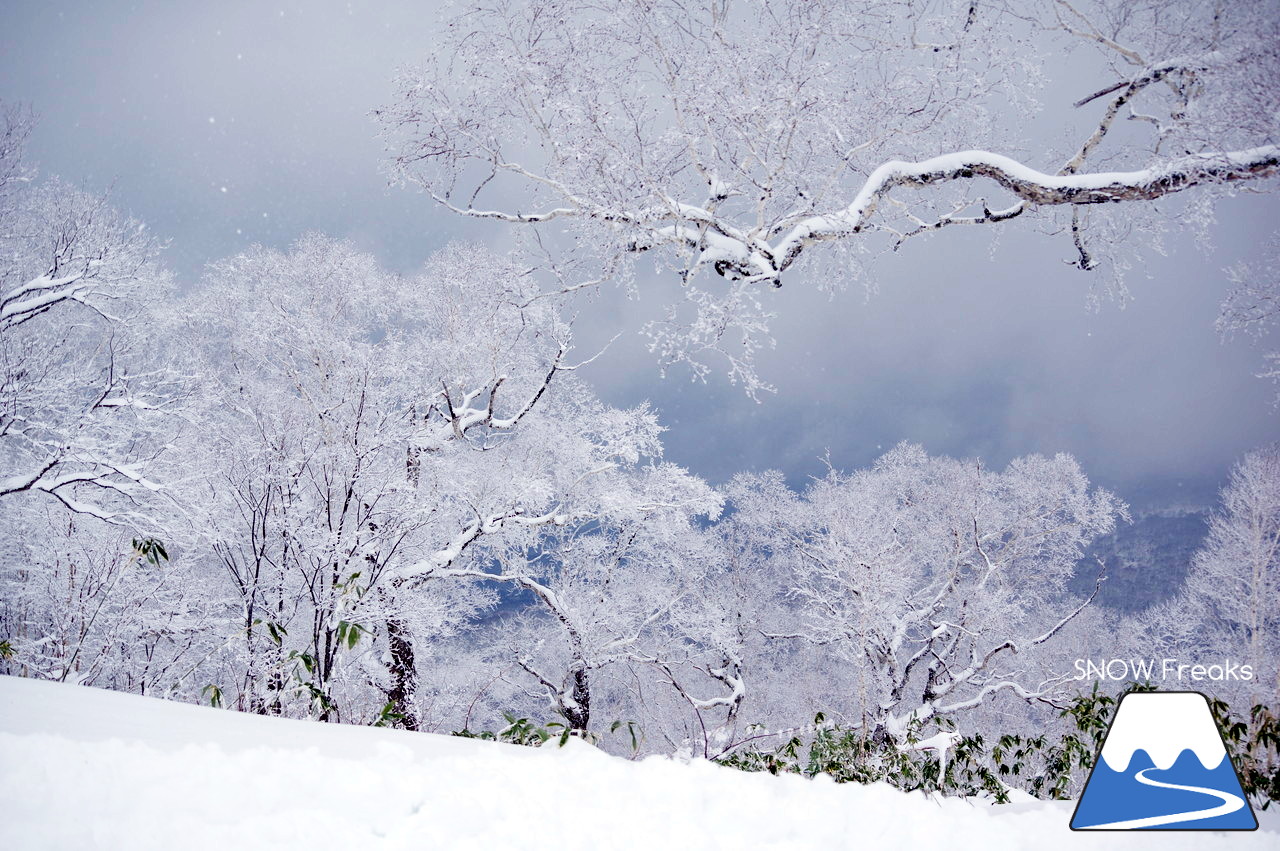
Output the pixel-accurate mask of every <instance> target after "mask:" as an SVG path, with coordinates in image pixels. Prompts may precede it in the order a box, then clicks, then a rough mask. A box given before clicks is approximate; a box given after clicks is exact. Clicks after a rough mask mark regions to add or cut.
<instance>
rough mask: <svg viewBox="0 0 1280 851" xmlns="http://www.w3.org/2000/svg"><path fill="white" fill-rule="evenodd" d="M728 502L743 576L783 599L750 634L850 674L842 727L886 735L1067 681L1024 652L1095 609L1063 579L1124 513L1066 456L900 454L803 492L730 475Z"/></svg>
mask: <svg viewBox="0 0 1280 851" xmlns="http://www.w3.org/2000/svg"><path fill="white" fill-rule="evenodd" d="M729 497H730V501H731V504H732V505H734V506H735V507H736V509H737V513H736V514H735V515H734V522H735V523H738V524H741V525H742V527H743V528H744V529H746V530H749V531H750V532H751V534H752V537H753V540H752V542H751V544H752V546H753V547H754V549H755V556H754V558H755V560H756V561H757V565H758V566H757V567H756V568H755V569H756V570H760V571H765V572H767V573H768V574H770V575H772V576H775V577H778V582H779V584H780V585H781V586H782V587H783V588H785V591H786V594H787V596H788V598H789V608H778V609H776V610H775V613H774V616H773V618H772V622H771V623H770V622H761V623H760V625H759V627H758V629H759V630H760V631H761V632H762V633H764V634H766V635H767V636H769V637H772V638H775V639H792V640H799V641H802V642H804V643H808V644H811V645H815V646H820V647H825V648H828V649H829V652H830V654H831V656H832V657H833V658H834V659H836V660H839V662H840V663H841V664H843V665H847V666H852V667H853V669H854V670H855V671H856V683H855V684H854V686H853V687H854V688H855V689H856V693H855V694H852V695H849V696H848V703H847V704H846V706H848V707H849V708H850V709H851V710H852V712H851V713H850V714H853V718H852V719H851V720H852V722H853V723H852V726H857V727H861V728H862V729H864V730H867V731H868V733H869V734H872V735H879V736H892V737H895V738H901V737H902V736H904V735H905V734H906V733H907V731H908V730H909V728H911V727H912V726H913V725H915V724H917V723H924V722H928V721H930V720H932V719H934V718H936V717H938V716H943V715H949V714H952V713H956V712H960V711H963V710H967V709H972V708H974V707H978V706H980V705H982V704H983V703H984V702H986V701H988V700H990V699H992V698H993V697H994V696H996V695H998V694H1001V693H1006V692H1007V693H1012V694H1015V695H1017V696H1019V697H1021V698H1024V699H1027V700H1036V699H1040V698H1050V697H1052V695H1053V689H1054V687H1055V686H1056V685H1058V684H1059V683H1060V682H1061V680H1062V677H1060V676H1057V677H1056V676H1054V674H1055V673H1056V674H1063V673H1065V671H1058V672H1046V671H1041V670H1029V669H1030V668H1036V667H1038V666H1032V665H1030V664H1028V660H1027V659H1026V658H1025V657H1024V655H1022V654H1023V652H1024V651H1027V650H1030V649H1031V648H1033V647H1036V646H1038V645H1041V644H1044V643H1046V642H1048V641H1050V640H1052V639H1053V638H1054V636H1055V635H1056V634H1058V632H1059V631H1060V630H1061V629H1062V628H1063V627H1064V625H1066V624H1067V623H1069V622H1070V621H1071V620H1072V619H1073V618H1074V617H1075V616H1076V615H1077V614H1078V613H1079V612H1080V611H1082V610H1083V609H1084V607H1085V606H1086V605H1087V604H1088V602H1089V600H1090V599H1092V597H1090V598H1087V599H1075V598H1072V597H1071V596H1070V594H1069V593H1068V592H1067V590H1066V583H1067V581H1068V580H1069V579H1070V577H1071V575H1072V574H1073V572H1074V568H1075V565H1076V563H1077V561H1078V560H1079V559H1080V558H1081V556H1082V554H1083V550H1084V547H1085V546H1086V545H1087V544H1088V543H1089V542H1090V541H1091V540H1092V539H1093V538H1094V537H1096V536H1097V535H1099V534H1104V533H1106V532H1108V531H1110V530H1111V529H1112V528H1113V526H1114V524H1115V522H1116V519H1117V518H1118V517H1122V516H1124V511H1125V509H1124V506H1123V505H1122V504H1121V503H1120V502H1119V501H1118V500H1117V499H1116V498H1115V497H1114V496H1112V495H1111V494H1109V493H1107V492H1105V491H1101V490H1097V489H1090V488H1089V483H1088V480H1087V479H1086V478H1085V476H1084V474H1083V473H1082V472H1081V471H1080V468H1079V466H1078V465H1077V464H1076V462H1075V461H1074V459H1072V458H1070V457H1069V456H1065V455H1059V456H1056V457H1054V458H1044V457H1040V456H1029V457H1026V458H1020V459H1018V460H1016V461H1014V462H1012V463H1011V464H1010V465H1009V467H1008V468H1007V469H1006V470H1005V471H1003V472H993V471H990V470H987V469H985V468H984V467H983V466H982V465H981V463H977V462H965V461H958V460H953V459H948V458H933V457H930V456H928V455H926V454H925V453H924V452H923V451H922V450H921V449H920V448H919V447H915V446H909V445H903V446H900V447H898V448H896V449H895V450H893V451H892V452H890V453H888V454H887V455H885V456H884V457H882V458H881V459H880V460H879V461H878V462H877V463H876V464H875V465H874V466H873V467H871V468H870V469H867V470H862V471H859V472H857V473H853V474H850V475H842V474H838V473H836V472H834V471H833V472H831V473H830V474H829V475H828V476H826V477H825V478H823V479H820V480H818V481H815V482H814V483H813V484H812V485H811V486H810V487H808V488H807V489H806V490H805V491H804V493H803V494H797V493H795V492H793V491H791V490H790V489H788V488H787V487H786V486H785V485H784V483H783V482H782V480H781V477H780V476H778V475H777V474H769V475H763V476H744V477H739V478H738V479H736V480H735V481H734V483H733V485H732V486H731V488H730V491H729ZM1037 678H1038V679H1037ZM842 711H846V712H848V711H849V710H842Z"/></svg>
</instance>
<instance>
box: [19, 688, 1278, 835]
mask: <svg viewBox="0 0 1280 851" xmlns="http://www.w3.org/2000/svg"><path fill="white" fill-rule="evenodd" d="M1268 816H1271V817H1270V818H1268ZM1070 817H1071V807H1070V805H1067V804H1053V803H1042V802H1029V803H1025V804H1016V805H1011V806H1005V807H990V806H987V805H985V804H981V803H971V802H966V801H960V800H951V799H944V800H937V799H932V800H931V799H927V798H925V797H924V796H922V795H906V794H903V793H900V792H897V791H895V790H893V789H891V788H889V787H887V786H883V785H880V786H853V785H836V784H834V783H832V782H830V781H824V780H822V779H819V780H812V781H811V780H805V779H802V778H798V777H770V776H768V775H758V774H744V773H742V772H739V771H735V770H733V769H728V768H722V767H720V766H716V765H712V764H709V763H706V762H701V761H695V762H692V763H688V764H686V763H681V762H676V761H672V760H668V759H663V758H651V759H647V760H644V761H643V762H639V763H631V762H627V761H625V760H620V759H616V758H613V757H610V756H608V755H606V754H604V753H602V752H600V751H597V750H596V749H594V748H592V747H590V746H589V745H586V744H583V743H581V742H576V741H575V742H571V743H570V745H569V746H568V747H566V748H555V747H547V748H543V749H537V750H535V749H530V748H519V747H515V746H511V745H502V744H496V743H493V742H481V741H475V740H468V739H457V738H452V737H446V736H433V735H426V734H412V733H405V732H401V731H396V730H379V729H372V728H366V727H347V726H339V725H330V724H317V723H310V722H303V721H285V720H280V719H272V718H261V717H256V716H250V715H243V714H240V713H235V712H229V711H223V710H215V709H209V708H205V707H198V706H188V705H184V704H177V703H170V702H166V701H161V700H155V699H151V698H142V697H136V696H133V695H125V694H118V693H115V692H107V691H101V690H98V689H90V688H82V687H78V686H71V685H62V684H58V683H48V682H37V681H34V680H23V679H17V678H13V677H0V848H24V849H34V848H76V849H79V848H90V847H94V848H98V847H105V848H131V849H132V848H164V849H171V848H220V849H225V848H237V849H244V848H303V847H309V848H345V849H353V851H354V849H365V848H414V849H423V848H440V849H469V848H476V849H479V848H485V849H517V848H555V849H557V851H567V849H578V848H581V849H591V850H592V851H596V849H604V848H610V849H612V848H661V849H669V848H696V849H699V851H706V849H719V848H725V849H734V851H747V849H752V850H753V851H754V849H766V848H796V849H816V848H875V849H883V848H906V847H911V848H928V847H959V848H980V847H981V848H1028V849H1036V851H1042V849H1046V848H1057V847H1072V848H1078V847H1099V846H1108V847H1121V846H1123V847H1125V848H1138V847H1151V848H1188V849H1190V848H1209V847H1217V846H1223V847H1225V846H1227V845H1230V846H1231V847H1232V848H1275V847H1280V820H1277V818H1276V817H1275V816H1274V814H1271V813H1259V817H1260V818H1261V819H1262V828H1263V829H1262V830H1259V831H1257V832H1256V833H1252V834H1239V833H1237V834H1205V833H1198V834H1197V833H1181V834H1179V833H1161V834H1146V835H1133V834H1092V835H1082V834H1072V833H1071V832H1070V831H1069V830H1068V828H1067V823H1068V821H1069V819H1070Z"/></svg>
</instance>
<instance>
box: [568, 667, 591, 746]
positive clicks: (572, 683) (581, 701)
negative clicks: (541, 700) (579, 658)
mask: <svg viewBox="0 0 1280 851" xmlns="http://www.w3.org/2000/svg"><path fill="white" fill-rule="evenodd" d="M565 686H566V688H565V690H564V693H563V694H562V696H561V700H560V710H561V712H563V713H564V718H565V720H566V721H567V722H569V732H570V733H572V734H573V735H575V736H579V737H585V736H586V733H587V725H588V724H590V723H591V680H590V677H589V675H588V673H587V668H586V666H585V665H576V666H575V667H574V668H573V669H572V670H570V671H569V674H568V676H567V677H565Z"/></svg>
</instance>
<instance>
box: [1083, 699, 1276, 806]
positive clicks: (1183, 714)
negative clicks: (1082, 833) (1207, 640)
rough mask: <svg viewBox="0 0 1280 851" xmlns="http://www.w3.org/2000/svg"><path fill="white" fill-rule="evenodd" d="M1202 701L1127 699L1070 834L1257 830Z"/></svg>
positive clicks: (1225, 752) (1093, 773)
mask: <svg viewBox="0 0 1280 851" xmlns="http://www.w3.org/2000/svg"><path fill="white" fill-rule="evenodd" d="M1257 827H1258V820H1257V818H1255V817H1254V815H1253V809H1252V808H1251V807H1250V806H1249V800H1248V798H1247V797H1246V796H1245V794H1244V790H1243V789H1241V788H1240V779H1239V778H1238V777H1237V776H1236V770H1235V767H1234V766H1233V765H1232V764H1231V760H1230V759H1229V758H1228V757H1227V749H1226V746H1225V745H1224V744H1223V741H1222V734H1221V733H1220V732H1219V730H1218V725H1217V724H1216V723H1215V722H1214V720H1213V713H1212V712H1210V711H1209V702H1208V700H1206V699H1205V696H1204V695H1202V694H1200V693H1199V692H1194V691H1154V692H1135V693H1132V694H1127V695H1125V696H1124V698H1123V699H1122V700H1121V701H1120V706H1119V708H1118V709H1116V717H1115V719H1114V720H1112V722H1111V728H1110V729H1109V730H1107V737H1106V739H1105V740H1104V741H1103V743H1102V752H1101V753H1100V754H1099V756H1098V760H1097V762H1096V763H1095V764H1094V767H1093V772H1092V773H1091V774H1090V775H1089V782H1088V783H1087V784H1086V785H1085V787H1084V793H1083V794H1082V795H1081V796H1080V802H1079V803H1078V804H1077V805H1076V811H1075V815H1073V816H1072V817H1071V829H1072V830H1256V829H1257Z"/></svg>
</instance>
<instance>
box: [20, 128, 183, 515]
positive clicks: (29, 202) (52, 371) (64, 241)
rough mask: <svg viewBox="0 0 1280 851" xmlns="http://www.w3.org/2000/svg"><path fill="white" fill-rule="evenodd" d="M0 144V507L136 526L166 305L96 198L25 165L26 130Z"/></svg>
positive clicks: (148, 485)
mask: <svg viewBox="0 0 1280 851" xmlns="http://www.w3.org/2000/svg"><path fill="white" fill-rule="evenodd" d="M0 110H3V115H2V116H0V121H3V122H4V125H3V133H2V135H0V501H3V504H4V505H5V513H6V514H10V515H11V513H13V512H16V511H19V510H21V509H20V506H24V507H25V506H35V505H37V502H32V501H31V500H30V499H22V500H18V499H16V498H18V497H37V498H44V499H46V500H48V499H54V500H57V501H59V502H60V503H61V504H62V505H63V507H64V508H66V509H70V510H71V511H74V512H78V513H83V514H88V515H93V516H96V517H99V518H103V519H106V520H111V521H115V522H119V523H128V522H139V521H140V520H141V518H142V516H143V514H144V513H145V512H143V511H140V501H141V500H143V499H145V498H146V497H148V496H149V495H150V494H152V493H154V492H155V491H156V489H157V488H158V485H157V484H156V483H155V482H153V481H152V480H151V479H150V478H149V473H148V463H149V462H150V461H152V460H153V459H154V456H155V455H156V454H157V452H158V451H159V449H158V447H157V445H156V441H155V439H154V437H155V435H156V433H157V432H158V431H159V430H161V429H163V428H165V427H166V423H165V421H164V411H165V409H166V408H167V407H168V406H169V405H170V404H171V403H172V401H173V399H174V396H175V394H174V392H173V391H174V388H173V386H172V384H173V381H172V377H171V376H168V375H167V373H166V372H165V371H164V370H163V369H162V368H161V367H160V366H159V365H158V364H157V363H156V362H155V361H154V360H153V359H152V358H150V357H149V355H150V354H152V352H151V351H150V347H151V346H152V344H153V342H154V341H153V339H152V337H151V336H150V331H151V319H152V317H151V316H150V314H149V310H150V308H151V307H152V305H153V304H154V303H155V302H157V301H159V300H162V299H163V298H165V297H166V295H167V289H168V283H167V277H166V275H165V274H164V273H163V272H162V271H161V270H160V269H159V268H158V266H157V264H156V259H155V254H156V246H155V243H154V241H153V240H152V238H151V237H150V235H149V234H148V233H147V231H146V229H145V228H144V227H143V226H142V225H141V224H139V223H138V222H136V221H134V220H132V219H129V218H128V217H125V216H122V215H121V214H119V213H117V212H116V211H115V210H113V209H112V208H111V207H110V206H109V204H108V203H107V200H106V199H105V198H103V197H100V196H97V195H93V194H91V193H88V192H85V191H83V190H80V189H77V188H75V187H73V186H70V185H68V184H67V183H64V182H62V181H60V180H58V179H56V178H50V179H46V180H43V181H37V180H35V176H34V173H33V170H32V169H31V168H30V167H29V166H27V165H26V163H25V162H24V160H23V148H24V144H25V142H26V138H27V135H28V133H29V131H30V128H31V121H30V119H29V117H28V116H27V115H26V114H25V113H24V112H22V111H20V110H18V109H16V108H14V107H9V108H3V105H2V104H0Z"/></svg>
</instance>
